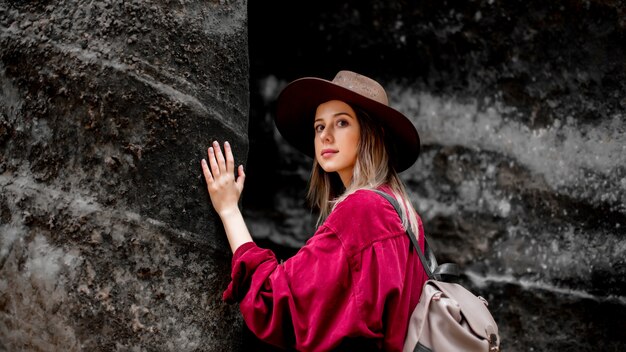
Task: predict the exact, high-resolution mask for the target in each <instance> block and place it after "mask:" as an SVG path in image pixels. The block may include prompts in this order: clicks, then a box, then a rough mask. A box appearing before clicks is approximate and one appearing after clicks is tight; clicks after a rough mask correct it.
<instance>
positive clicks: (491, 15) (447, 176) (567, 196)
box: [244, 0, 626, 351]
mask: <svg viewBox="0 0 626 352" xmlns="http://www.w3.org/2000/svg"><path fill="white" fill-rule="evenodd" d="M272 4H273V5H274V6H275V7H274V8H272V7H268V6H263V8H261V7H256V6H254V5H252V4H251V7H250V28H251V30H250V33H251V36H250V43H251V54H250V55H251V64H252V71H251V72H252V78H253V81H252V82H254V84H255V87H254V88H253V89H252V92H253V94H254V93H255V92H256V98H255V97H254V96H253V98H252V99H253V100H252V110H253V111H252V115H251V125H252V126H253V128H252V129H251V131H253V132H252V134H251V136H250V139H251V145H253V146H254V145H257V144H258V145H264V147H263V152H264V153H268V154H269V155H273V154H274V153H275V154H277V155H280V156H281V158H282V157H284V159H279V158H276V160H268V159H267V158H260V154H256V150H257V148H255V147H253V148H251V151H252V153H251V154H250V163H249V164H250V167H249V168H248V174H249V175H256V174H257V173H258V172H257V173H255V168H256V170H263V176H259V177H260V178H261V179H257V181H256V182H258V185H262V187H259V186H258V185H257V186H255V183H254V182H251V183H250V185H249V186H250V187H248V189H247V192H248V193H247V199H244V202H246V203H244V204H246V205H247V206H246V207H245V208H244V209H246V211H247V213H248V215H249V218H250V222H251V223H252V224H253V232H254V235H256V236H258V237H259V238H263V239H267V242H266V243H267V245H268V246H270V245H271V246H273V248H276V250H277V251H279V252H280V253H282V254H283V255H284V256H285V257H286V256H289V255H291V254H292V253H293V252H294V250H295V248H297V245H298V244H301V243H303V241H304V240H306V238H307V237H308V236H310V235H311V234H312V233H313V231H314V220H315V219H314V216H313V215H311V214H310V211H309V210H308V209H307V208H306V206H305V204H304V202H303V197H304V193H305V192H304V190H305V188H306V181H307V179H308V171H309V168H310V164H311V161H310V160H308V159H305V157H303V156H302V155H301V154H298V153H297V152H295V151H294V150H293V149H291V148H290V147H289V146H286V145H285V144H284V141H283V140H282V138H281V137H280V136H279V135H277V133H276V131H275V130H274V129H272V128H271V127H266V126H267V125H270V126H271V124H272V121H271V118H272V117H273V115H272V114H273V109H274V105H273V104H274V99H275V98H276V95H277V93H278V92H279V91H280V89H281V88H282V87H283V86H284V84H286V83H287V82H289V81H291V80H293V79H295V78H299V77H302V76H318V77H323V78H327V79H332V77H333V76H334V74H335V73H336V72H337V71H338V70H341V69H351V70H354V71H357V72H361V73H363V74H366V75H369V76H371V77H374V78H376V79H378V80H379V81H380V82H382V83H383V85H384V86H385V87H387V88H388V93H389V95H390V99H391V104H392V106H394V107H396V108H397V109H399V110H400V111H402V112H404V113H405V114H406V115H407V116H409V117H410V118H411V119H413V121H414V123H415V125H416V126H417V128H418V130H419V131H420V134H421V137H422V150H423V153H422V155H421V156H420V158H419V160H418V162H417V163H416V164H415V165H414V166H413V167H412V168H411V169H409V170H407V171H406V172H404V173H403V174H402V177H403V179H404V180H405V182H406V184H407V185H408V187H409V189H410V191H411V192H412V193H413V201H414V204H415V206H416V208H417V210H418V212H419V213H420V214H421V216H422V218H423V220H424V223H425V227H426V230H427V234H428V235H429V236H430V238H431V242H432V243H433V245H434V247H435V249H436V252H437V253H438V256H439V259H440V261H442V262H445V261H453V262H457V263H459V264H461V265H462V266H463V267H464V268H465V273H466V282H467V284H468V285H469V286H470V287H472V288H473V289H474V290H475V291H476V292H477V293H479V294H481V295H483V296H484V297H486V298H488V300H489V301H490V303H491V304H490V308H491V310H492V312H493V313H494V315H495V318H496V320H497V321H498V323H499V327H500V330H501V335H502V340H503V348H504V350H506V351H528V350H541V351H543V350H557V349H561V350H577V351H597V350H603V351H619V350H623V349H624V348H625V347H626V339H625V335H624V334H623V331H626V323H625V321H624V319H623V318H622V317H623V316H624V314H625V313H626V262H625V258H626V239H625V237H624V236H625V234H626V232H625V231H626V206H625V204H626V167H625V165H626V123H625V122H624V119H625V118H626V116H625V111H626V100H625V99H624V97H626V84H625V83H624V82H626V66H624V57H626V40H625V39H626V22H625V21H624V18H626V17H625V14H626V7H625V6H624V5H623V4H621V3H620V2H611V1H573V2H568V3H558V4H552V3H547V2H545V1H530V2H529V1H524V2H515V1H514V2H511V1H507V2H500V1H491V0H489V1H478V2H466V3H464V4H457V5H455V4H452V3H448V2H415V3H410V4H409V3H407V2H386V1H370V2H367V3H363V2H358V1H348V2H342V3H341V4H337V3H333V2H315V3H314V2H308V3H306V4H300V3H299V4H298V5H297V6H296V5H291V4H290V3H289V2H286V1H282V2H273V3H272ZM276 8H281V9H283V10H285V11H286V12H288V13H290V14H291V15H290V16H288V17H287V18H281V21H278V20H277V19H275V18H273V17H272V13H274V11H276ZM259 13H263V16H261V15H260V14H259ZM277 22H279V24H278V25H276V26H272V25H271V24H273V23H277ZM261 24H263V25H264V26H261ZM268 24H269V25H268ZM282 28H290V30H289V31H288V33H287V32H285V31H284V30H282ZM262 29H263V30H264V31H262ZM257 38H273V40H272V42H262V44H259V45H258V47H257V46H256V43H258V42H259V41H258V39H257ZM287 48H288V49H287ZM255 126H256V127H255ZM261 132H263V133H261ZM257 158H259V159H257ZM257 160H258V161H257ZM268 170H275V172H274V173H270V172H269V171H268ZM252 178H253V177H250V178H249V179H252ZM272 180H275V181H272ZM255 192H258V193H255ZM268 209H271V211H268ZM267 219H271V220H270V221H268V220H267ZM274 242H275V243H276V244H272V243H274Z"/></svg>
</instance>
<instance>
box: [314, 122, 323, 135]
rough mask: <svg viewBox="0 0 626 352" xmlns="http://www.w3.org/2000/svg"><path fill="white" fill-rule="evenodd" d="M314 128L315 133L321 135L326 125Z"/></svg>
mask: <svg viewBox="0 0 626 352" xmlns="http://www.w3.org/2000/svg"><path fill="white" fill-rule="evenodd" d="M313 128H314V129H315V133H321V132H322V131H323V130H324V125H321V124H320V125H316V126H314V127H313Z"/></svg>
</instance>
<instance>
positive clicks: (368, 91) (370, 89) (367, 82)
mask: <svg viewBox="0 0 626 352" xmlns="http://www.w3.org/2000/svg"><path fill="white" fill-rule="evenodd" d="M332 82H333V83H334V84H336V85H338V86H341V87H343V88H346V89H349V90H351V91H353V92H355V93H357V94H360V95H362V96H364V97H367V98H370V99H372V100H375V101H377V102H379V103H381V104H384V105H387V106H389V99H387V93H386V92H385V88H383V86H381V85H380V84H379V83H378V82H376V81H374V80H373V79H371V78H369V77H365V76H363V75H360V74H358V73H355V72H352V71H339V72H338V73H337V75H335V78H333V81H332Z"/></svg>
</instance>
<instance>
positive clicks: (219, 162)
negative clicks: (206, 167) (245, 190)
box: [213, 141, 226, 171]
mask: <svg viewBox="0 0 626 352" xmlns="http://www.w3.org/2000/svg"><path fill="white" fill-rule="evenodd" d="M213 150H214V151H215V158H216V159H217V165H218V166H219V167H220V171H226V160H225V159H224V154H222V148H220V144H219V143H218V142H217V141H215V142H213Z"/></svg>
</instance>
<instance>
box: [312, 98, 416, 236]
mask: <svg viewBox="0 0 626 352" xmlns="http://www.w3.org/2000/svg"><path fill="white" fill-rule="evenodd" d="M351 107H352V109H353V110H354V111H355V112H356V118H357V120H358V121H359V125H360V128H361V130H360V132H361V133H360V140H359V145H358V153H357V160H356V164H355V166H354V170H353V174H352V183H351V184H350V185H348V186H347V187H346V188H344V185H343V183H342V182H341V179H340V178H339V175H338V174H337V173H336V172H332V173H327V172H325V171H324V170H323V169H322V167H321V166H320V165H319V163H318V162H317V158H313V159H314V160H313V169H312V170H311V178H310V180H309V190H308V193H307V198H308V200H309V203H310V205H311V207H312V208H313V209H316V210H319V218H318V220H317V225H318V226H319V225H321V224H322V223H323V222H324V220H326V218H327V217H328V215H329V214H330V213H331V212H332V210H333V209H334V208H335V207H336V206H337V204H339V203H341V201H343V200H344V199H346V197H348V196H349V195H350V194H352V193H354V192H356V191H357V190H360V189H376V188H378V187H380V186H382V185H388V186H389V187H390V188H391V190H392V192H393V195H394V197H395V198H396V199H397V200H398V203H399V204H400V207H401V208H402V211H403V213H404V214H407V213H408V214H409V216H408V218H407V217H406V216H405V217H404V221H403V223H402V225H403V226H404V228H405V229H408V227H409V226H411V228H412V229H413V231H414V233H418V232H417V231H418V225H417V216H416V212H415V209H414V208H413V205H412V204H411V200H410V198H409V196H408V193H407V191H406V189H405V187H404V184H403V183H402V180H400V178H399V176H398V173H397V172H396V171H395V169H394V168H393V166H392V165H393V164H394V160H393V156H394V155H395V150H389V146H392V145H393V144H392V143H385V134H384V130H383V128H382V126H381V125H380V123H377V122H376V121H374V120H373V119H372V118H371V117H370V116H369V115H368V114H367V113H366V112H365V111H363V110H361V109H359V108H358V107H355V106H352V105H351ZM407 210H408V211H407Z"/></svg>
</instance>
